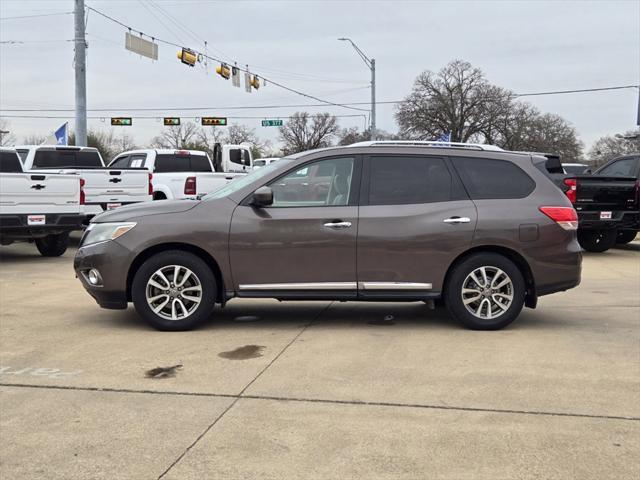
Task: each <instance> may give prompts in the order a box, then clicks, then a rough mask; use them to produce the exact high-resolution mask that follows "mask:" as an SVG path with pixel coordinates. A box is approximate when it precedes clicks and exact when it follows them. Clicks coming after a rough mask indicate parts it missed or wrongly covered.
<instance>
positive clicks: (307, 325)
mask: <svg viewBox="0 0 640 480" xmlns="http://www.w3.org/2000/svg"><path fill="white" fill-rule="evenodd" d="M332 304H333V302H331V303H329V304H328V305H327V306H326V307H325V308H323V309H322V310H320V312H318V314H317V315H316V316H314V317H313V318H312V319H311V321H309V322H308V323H307V324H306V325H305V326H304V327H302V329H301V330H300V331H299V332H298V333H297V334H296V335H295V336H294V337H293V338H292V339H291V341H290V342H289V343H287V344H286V345H285V346H284V347H283V348H282V350H280V352H278V354H277V355H276V356H275V357H273V359H272V360H271V361H270V362H269V363H268V364H267V365H266V366H265V367H264V368H263V369H262V370H260V372H258V374H257V375H256V376H255V377H254V378H253V379H252V380H251V381H250V382H249V383H247V384H246V385H245V386H244V388H243V389H242V390H241V391H240V393H239V394H237V395H230V396H229V397H231V398H235V400H234V401H233V402H231V403H230V404H229V406H228V407H227V408H225V409H224V411H223V412H222V413H221V414H220V415H218V416H217V417H216V419H215V420H214V421H213V423H212V424H211V425H209V426H208V427H207V428H205V429H204V431H203V432H202V433H201V434H200V435H199V436H198V437H197V438H196V439H195V440H194V441H193V442H192V443H191V444H190V445H189V446H188V447H187V448H186V449H185V451H184V452H182V453H181V454H180V455H179V456H178V458H176V459H175V460H174V461H173V463H172V464H171V465H169V466H168V467H167V469H166V470H165V471H164V472H162V473H161V474H160V476H158V480H161V479H162V478H163V477H164V476H165V475H166V474H167V473H169V472H170V471H171V469H172V468H173V467H175V466H176V465H177V464H178V463H179V462H180V461H181V460H182V459H183V458H184V457H185V456H186V455H187V453H189V451H190V450H191V449H192V448H193V447H195V446H196V445H197V444H198V442H199V441H200V440H201V439H202V438H203V437H204V436H205V435H206V434H207V433H209V431H210V430H211V429H212V428H213V427H214V426H215V425H216V423H218V422H219V421H220V420H221V419H222V417H224V416H225V415H226V413H227V412H228V411H229V410H231V409H232V408H233V407H234V405H235V404H236V403H238V400H240V399H241V398H245V397H243V394H244V392H245V391H246V390H247V388H249V387H250V386H251V385H253V383H254V382H255V381H256V380H258V378H260V377H261V376H262V374H263V373H264V372H266V371H267V370H268V369H269V367H271V365H273V364H274V363H275V362H276V361H277V360H278V359H279V358H280V356H281V355H282V354H283V353H284V352H285V351H286V350H287V348H289V347H290V346H291V345H293V343H294V342H295V341H296V340H297V339H298V338H300V335H302V334H303V333H304V332H305V330H307V328H309V327H310V326H311V325H312V324H313V322H315V321H316V320H317V319H318V318H320V316H321V315H322V314H323V313H324V312H326V311H327V310H328V309H329V307H330V306H331V305H332Z"/></svg>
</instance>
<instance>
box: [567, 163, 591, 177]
mask: <svg viewBox="0 0 640 480" xmlns="http://www.w3.org/2000/svg"><path fill="white" fill-rule="evenodd" d="M589 168H590V167H589V165H586V164H584V163H563V164H562V169H563V170H564V173H568V174H570V175H581V174H583V173H587V170H589Z"/></svg>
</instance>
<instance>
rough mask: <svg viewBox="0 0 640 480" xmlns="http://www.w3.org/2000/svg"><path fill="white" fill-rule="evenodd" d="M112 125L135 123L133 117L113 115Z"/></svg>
mask: <svg viewBox="0 0 640 480" xmlns="http://www.w3.org/2000/svg"><path fill="white" fill-rule="evenodd" d="M111 125H112V126H114V127H130V126H131V125H133V120H132V118H131V117H111Z"/></svg>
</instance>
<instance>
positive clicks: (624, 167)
mask: <svg viewBox="0 0 640 480" xmlns="http://www.w3.org/2000/svg"><path fill="white" fill-rule="evenodd" d="M637 164H638V159H637V158H625V159H623V160H618V161H617V162H613V163H612V164H611V165H607V166H606V167H604V168H603V169H602V170H600V171H599V172H598V175H610V176H612V177H633V176H635V174H636V168H637Z"/></svg>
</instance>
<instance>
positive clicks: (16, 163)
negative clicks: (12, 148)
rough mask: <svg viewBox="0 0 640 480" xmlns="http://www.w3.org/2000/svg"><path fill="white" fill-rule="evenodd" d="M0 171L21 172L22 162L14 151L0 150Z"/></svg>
mask: <svg viewBox="0 0 640 480" xmlns="http://www.w3.org/2000/svg"><path fill="white" fill-rule="evenodd" d="M0 172H2V173H21V172H22V164H21V163H20V157H18V154H17V153H16V152H0Z"/></svg>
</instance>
